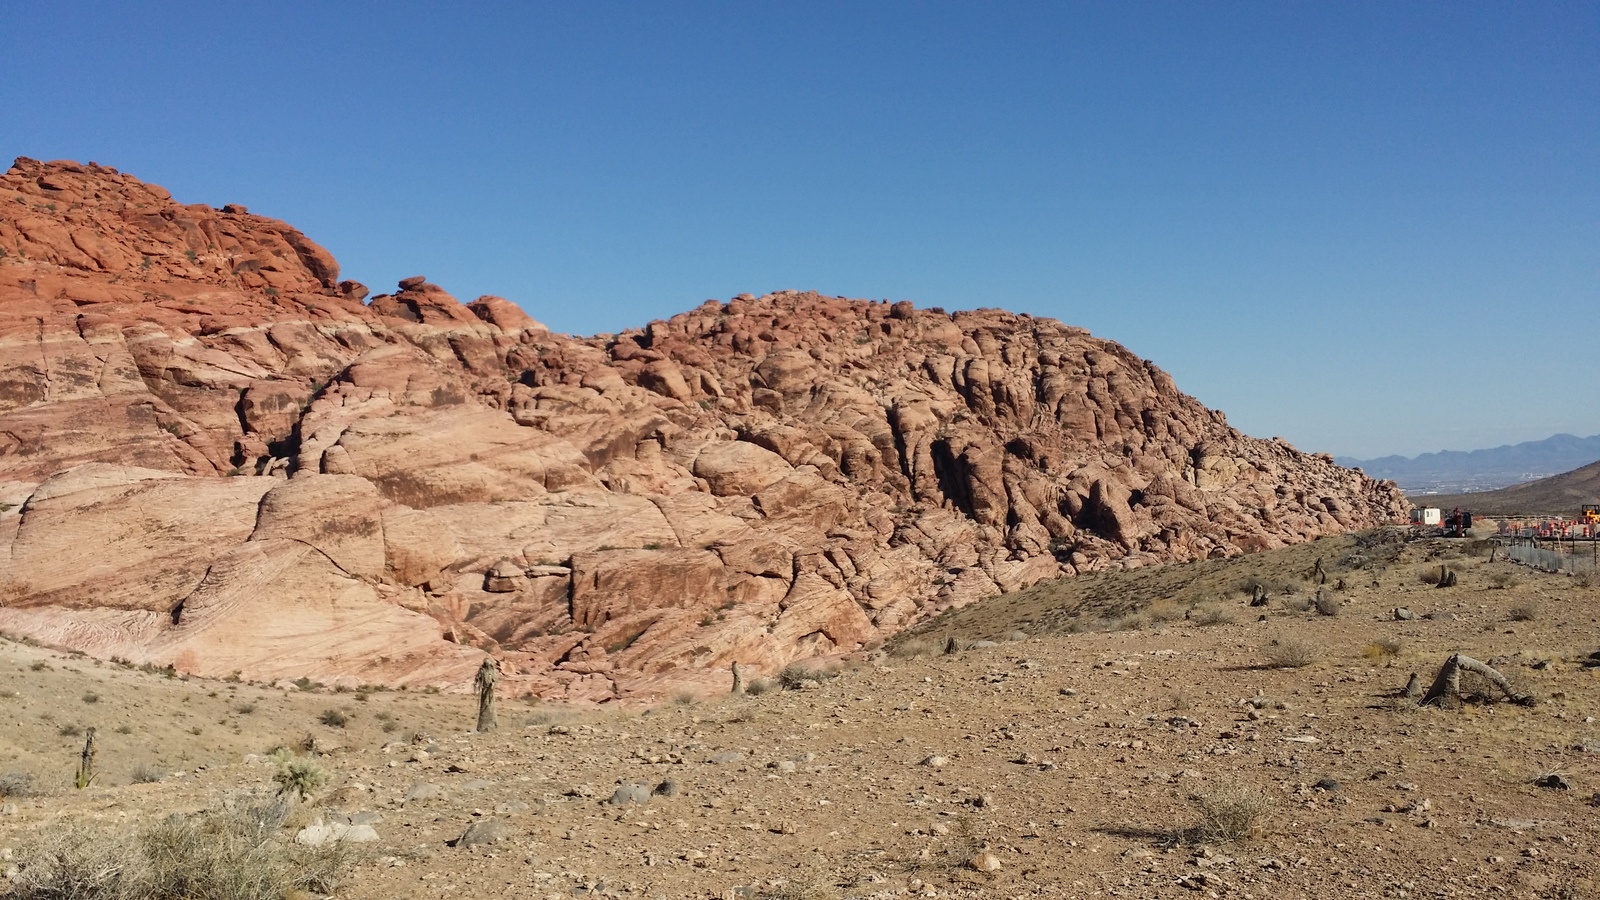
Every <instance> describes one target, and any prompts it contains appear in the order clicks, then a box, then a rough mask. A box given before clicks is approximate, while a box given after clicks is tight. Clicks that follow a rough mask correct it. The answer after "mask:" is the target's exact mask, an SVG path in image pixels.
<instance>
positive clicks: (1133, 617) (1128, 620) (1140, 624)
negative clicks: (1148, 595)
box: [1110, 613, 1150, 631]
mask: <svg viewBox="0 0 1600 900" xmlns="http://www.w3.org/2000/svg"><path fill="white" fill-rule="evenodd" d="M1149 624H1150V620H1149V619H1148V618H1146V617H1145V616H1143V615H1141V614H1139V613H1129V614H1128V615H1125V616H1122V617H1121V618H1118V619H1115V620H1113V621H1112V622H1111V623H1110V626H1111V630H1112V631H1143V630H1144V627H1145V626H1146V625H1149Z"/></svg>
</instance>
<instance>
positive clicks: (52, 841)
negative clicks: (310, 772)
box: [10, 803, 354, 900]
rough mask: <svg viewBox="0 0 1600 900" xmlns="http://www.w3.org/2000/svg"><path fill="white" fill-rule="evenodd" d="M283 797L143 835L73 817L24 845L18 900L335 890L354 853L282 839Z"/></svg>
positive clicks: (232, 898)
mask: <svg viewBox="0 0 1600 900" xmlns="http://www.w3.org/2000/svg"><path fill="white" fill-rule="evenodd" d="M287 809H288V807H287V805H286V804H282V803H269V804H267V805H266V806H253V807H247V808H244V809H239V810H235V811H232V812H215V811H213V812H204V813H200V814H198V815H193V816H183V815H173V816H169V817H167V818H166V819H163V820H161V821H160V822H158V823H156V824H155V825H153V826H151V827H149V828H147V829H145V830H144V831H143V832H141V833H139V834H138V835H136V836H133V837H130V836H128V835H126V834H122V833H118V832H113V831H109V830H103V829H91V828H86V827H83V826H78V825H67V826H64V827H61V828H58V829H53V830H52V831H51V832H50V833H49V834H48V835H47V836H45V837H44V838H43V839H42V840H40V841H39V842H38V843H37V844H35V845H34V846H33V847H31V848H28V849H26V850H24V852H23V853H22V856H21V864H20V865H19V867H18V871H17V875H16V877H15V878H14V879H13V880H12V882H11V894H10V897H12V898H14V900H170V898H177V897H182V898H194V900H277V898H281V897H285V896H290V895H294V894H297V893H300V892H306V891H311V892H316V893H329V892H331V891H332V890H334V889H335V888H336V887H337V886H338V883H339V881H340V878H341V876H342V875H343V873H344V871H345V870H346V869H347V868H348V867H349V866H350V864H351V863H352V862H353V861H354V853H353V851H352V850H351V849H350V848H349V847H348V845H344V844H339V843H334V844H331V845H327V846H324V847H318V848H311V847H304V846H302V845H299V844H296V843H294V842H292V841H283V840H279V839H278V835H277V832H278V829H279V828H280V827H281V826H282V824H283V822H284V816H285V814H286V811H287Z"/></svg>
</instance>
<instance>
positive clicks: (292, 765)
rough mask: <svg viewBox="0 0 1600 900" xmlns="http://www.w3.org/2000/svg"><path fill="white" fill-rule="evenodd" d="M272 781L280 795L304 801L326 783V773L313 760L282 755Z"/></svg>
mask: <svg viewBox="0 0 1600 900" xmlns="http://www.w3.org/2000/svg"><path fill="white" fill-rule="evenodd" d="M272 780H273V781H275V782H277V784H278V793H279V794H280V795H282V796H285V797H298V798H299V799H301V800H304V799H306V798H307V797H310V796H311V795H312V794H314V793H316V792H317V790H318V789H320V788H321V787H322V786H323V785H325V784H327V783H328V773H327V772H326V771H325V770H324V769H323V768H322V767H321V766H319V765H317V763H316V761H315V760H311V759H307V758H306V757H303V756H288V755H287V754H282V755H280V756H279V757H278V771H277V772H276V773H274V774H273V776H272Z"/></svg>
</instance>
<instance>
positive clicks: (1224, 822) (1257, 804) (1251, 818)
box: [1189, 783, 1273, 843]
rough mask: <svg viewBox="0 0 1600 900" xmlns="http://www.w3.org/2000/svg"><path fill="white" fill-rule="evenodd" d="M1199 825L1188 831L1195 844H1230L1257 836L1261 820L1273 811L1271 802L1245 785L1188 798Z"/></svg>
mask: <svg viewBox="0 0 1600 900" xmlns="http://www.w3.org/2000/svg"><path fill="white" fill-rule="evenodd" d="M1189 802H1190V804H1192V805H1193V806H1194V808H1195V810H1196V811H1197V812H1199V814H1200V821H1199V822H1198V823H1197V824H1196V825H1195V826H1194V827H1193V828H1192V829H1190V836H1191V837H1192V838H1193V839H1194V840H1196V841H1214V842H1218V843H1229V842H1232V841H1241V840H1244V839H1245V838H1248V837H1251V836H1253V835H1255V834H1256V833H1257V830H1258V829H1259V828H1260V827H1261V818H1262V817H1263V816H1265V815H1266V814H1267V813H1268V812H1269V811H1271V809H1272V805H1273V804H1272V798H1271V797H1268V796H1267V795H1266V794H1264V793H1262V792H1261V791H1260V790H1259V789H1257V788H1255V787H1252V786H1250V785H1246V784H1238V783H1226V784H1221V785H1217V786H1216V787H1213V788H1211V789H1210V790H1208V791H1205V792H1203V793H1199V794H1195V795H1194V796H1192V797H1190V798H1189Z"/></svg>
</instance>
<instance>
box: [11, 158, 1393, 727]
mask: <svg viewBox="0 0 1600 900" xmlns="http://www.w3.org/2000/svg"><path fill="white" fill-rule="evenodd" d="M0 254H3V255H0V510H3V512H0V567H3V570H4V571H5V573H6V574H5V575H4V576H0V629H4V630H6V631H8V632H13V633H20V634H26V635H31V636H33V637H36V638H38V639H41V640H47V641H50V642H53V643H58V644H61V645H64V646H69V647H74V648H79V649H83V650H85V651H87V652H90V653H94V654H97V655H100V656H112V655H115V656H120V657H123V658H126V659H129V660H132V661H135V662H145V661H150V662H156V663H158V664H168V663H171V664H175V665H176V666H177V667H178V668H180V669H183V670H188V671H194V672H200V673H206V674H224V675H225V674H230V673H234V672H238V673H240V674H241V675H242V676H243V677H247V678H253V679H268V680H270V679H278V678H293V677H299V676H306V677H311V678H313V679H317V680H324V681H335V682H337V681H341V680H342V681H345V682H355V683H359V682H388V683H398V684H405V683H431V684H451V685H460V684H465V683H467V682H469V681H470V678H471V673H472V670H473V669H474V668H475V667H476V665H477V663H478V661H479V660H480V659H481V658H482V654H483V653H484V652H489V653H492V654H493V655H495V656H496V657H498V658H499V659H500V660H501V666H502V670H503V671H504V672H505V676H504V677H505V679H506V681H507V683H508V685H509V686H510V687H512V689H514V690H516V691H517V692H518V693H522V692H531V693H534V694H536V695H540V696H548V697H560V698H566V699H575V700H609V699H614V698H625V697H629V696H635V695H648V694H652V693H659V692H660V691H662V690H664V689H665V688H666V687H667V686H668V685H672V684H678V683H682V682H684V681H694V680H697V679H698V680H702V681H705V682H707V683H710V682H711V681H713V680H715V681H718V682H721V681H722V680H724V679H725V678H726V670H727V668H728V666H729V665H730V664H732V663H734V662H738V663H741V664H743V665H747V666H751V667H753V668H755V669H766V670H771V669H774V668H776V667H780V666H782V665H784V664H785V663H787V662H789V661H791V660H794V659H798V658H803V657H809V656H816V655H826V654H834V653H841V652H849V651H853V650H856V649H859V648H860V647H862V646H864V645H867V644H869V643H871V642H873V641H877V640H880V639H882V638H883V637H885V636H887V635H889V634H892V633H894V632H896V631H898V630H901V629H903V628H905V627H907V626H908V625H910V624H913V623H915V622H917V621H920V620H922V619H924V618H925V617H927V616H930V615H933V614H936V613H938V612H939V611H941V610H943V609H945V608H949V607H952V606H959V605H964V604H966V603H970V602H972V601H974V600H977V599H980V598H982V597H984V596H988V595H992V594H996V593H1000V592H1005V591H1011V590H1016V589H1019V588H1022V587H1026V586H1029V585H1031V584H1034V583H1037V582H1039V581H1041V580H1045V579H1050V578H1056V577H1060V576H1063V575H1072V574H1076V573H1079V572H1084V571H1093V570H1097V569H1103V568H1107V567H1135V566H1142V565H1150V564H1157V563H1162V562H1167V561H1173V560H1187V559H1197V558H1206V557H1214V556H1226V555H1233V554H1238V553H1242V552H1247V551H1252V550H1258V549H1265V548H1270V547H1275V546H1279V545H1282V544H1285V543H1292V542H1298V541H1303V540H1307V539H1310V538H1313V537H1316V536H1318V535H1323V534H1330V533H1335V532H1341V531H1346V530H1349V529H1353V528H1359V527H1363V526H1367V525H1371V524H1374V523H1378V522H1382V521H1388V520H1391V519H1394V518H1396V517H1398V516H1400V515H1402V514H1403V513H1404V511H1405V509H1406V506H1407V505H1406V502H1405V500H1404V498H1403V497H1402V496H1401V495H1400V493H1399V492H1398V491H1397V490H1396V489H1395V488H1394V486H1393V485H1392V484H1390V483H1387V482H1375V481H1373V480H1371V479H1369V478H1366V477H1365V476H1363V475H1361V474H1360V473H1358V472H1353V471H1351V470H1347V469H1343V468H1340V467H1338V466H1336V465H1334V463H1333V462H1332V460H1331V459H1330V458H1328V457H1326V456H1325V455H1321V454H1318V455H1307V454H1304V453H1300V452H1299V451H1297V450H1295V449H1294V448H1293V447H1291V446H1289V445H1288V444H1287V443H1285V442H1283V441H1280V440H1271V441H1267V440H1259V439H1254V438H1250V437H1247V436H1244V435H1242V434H1240V433H1239V432H1238V431H1237V430H1235V429H1233V428H1231V427H1229V426H1228V425H1227V423H1226V420H1225V419H1224V417H1223V416H1222V414H1221V413H1218V412H1214V411H1211V410H1208V409H1206V408H1205V407H1203V406H1201V405H1200V404H1199V403H1198V402H1196V401H1195V400H1194V399H1193V398H1190V397H1188V396H1186V395H1184V394H1182V393H1181V392H1180V391H1179V390H1178V389H1177V387H1176V385H1175V384H1174V383H1173V381H1172V379H1171V378H1170V376H1168V375H1167V374H1166V373H1165V372H1162V371H1161V370H1160V369H1158V368H1157V367H1156V366H1155V365H1154V364H1153V363H1151V362H1149V361H1146V360H1141V359H1139V358H1137V357H1135V356H1134V355H1133V354H1131V353H1129V352H1128V351H1127V350H1126V349H1125V348H1123V347H1121V346H1119V345H1117V344H1115V343H1113V342H1110V341H1106V340H1103V339H1099V338H1095V337H1092V336H1091V335H1089V334H1088V333H1087V332H1086V331H1084V330H1082V329H1078V328H1073V327H1070V326H1066V325H1063V324H1061V323H1059V322H1055V321H1053V320H1048V319H1036V318H1032V317H1030V316H1027V315H1019V314H1014V313H1009V312H1004V311H1001V310H987V309H986V310H977V311H970V312H957V313H954V314H947V313H945V312H944V311H942V310H937V309H923V310H919V309H915V308H913V307H912V305H911V304H909V303H903V302H902V303H896V304H888V303H878V302H871V301H860V300H846V299H843V298H834V297H824V296H819V295H817V294H814V293H800V292H780V293H776V294H771V295H768V296H765V297H760V298H755V297H750V296H748V295H741V296H740V297H737V298H734V299H733V300H731V301H728V302H726V303H722V302H717V301H707V302H706V303H705V304H703V305H702V306H700V307H698V308H696V309H694V310H691V311H689V312H687V313H683V314H681V315H678V316H675V317H673V318H672V319H670V320H667V321H658V322H653V323H651V324H650V325H648V326H646V327H645V328H643V329H638V330H630V331H627V332H624V333H622V334H618V335H598V336H594V337H573V336H568V335H560V334H553V333H551V332H550V331H549V330H548V329H546V328H545V327H543V326H542V325H540V324H539V323H537V322H535V321H534V320H533V319H531V318H530V317H528V316H527V315H526V314H525V313H523V312H522V311H521V310H520V309H518V308H517V307H516V306H515V305H513V304H511V303H509V302H507V301H506V300H503V299H501V298H497V297H482V298H479V299H478V300H475V301H473V302H471V303H467V304H462V303H460V302H458V301H457V300H456V299H455V298H454V297H452V296H451V295H450V294H448V293H447V292H446V291H445V290H444V289H443V288H441V287H439V286H437V285H433V284H430V283H428V282H427V280H426V279H425V278H422V277H415V278H408V279H405V280H403V281H401V282H400V284H399V286H398V289H397V290H396V291H395V292H393V293H390V294H383V295H379V296H377V297H373V298H372V299H371V300H370V302H364V300H365V299H366V297H367V295H368V290H367V288H366V287H364V286H363V285H360V284H358V283H356V282H353V281H348V280H344V281H341V280H339V268H338V264H337V262H336V261H335V260H334V258H333V257H332V255H331V254H329V253H328V252H327V251H326V250H324V249H323V248H322V247H320V246H318V245H317V244H315V243H314V242H312V241H311V240H309V239H308V238H306V237H305V236H304V235H302V234H301V233H300V232H298V231H296V230H295V229H293V228H291V227H289V226H288V225H285V224H284V223H282V222H278V221H276V220H273V219H269V218H266V217H262V216H257V215H254V214H251V213H249V212H248V211H247V210H246V209H244V208H243V207H239V206H231V205H230V206H225V207H223V208H222V209H220V210H218V209H213V208H210V207H207V206H203V205H182V204H179V203H176V202H174V201H173V200H172V199H171V197H170V195H169V194H168V192H166V191H165V190H163V189H161V188H159V187H156V186H154V185H149V184H145V183H143V182H140V181H138V180H137V179H134V178H132V177H131V176H128V175H125V174H121V173H118V172H117V171H115V170H114V169H110V168H107V167H104V166H98V165H95V164H93V163H91V164H89V165H80V164H77V163H70V162H54V163H40V162H36V161H33V160H28V159H19V160H18V161H17V162H16V164H15V165H14V166H13V167H12V168H11V169H10V171H8V172H7V173H6V174H5V175H4V176H0ZM441 637H442V638H443V640H441Z"/></svg>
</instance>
